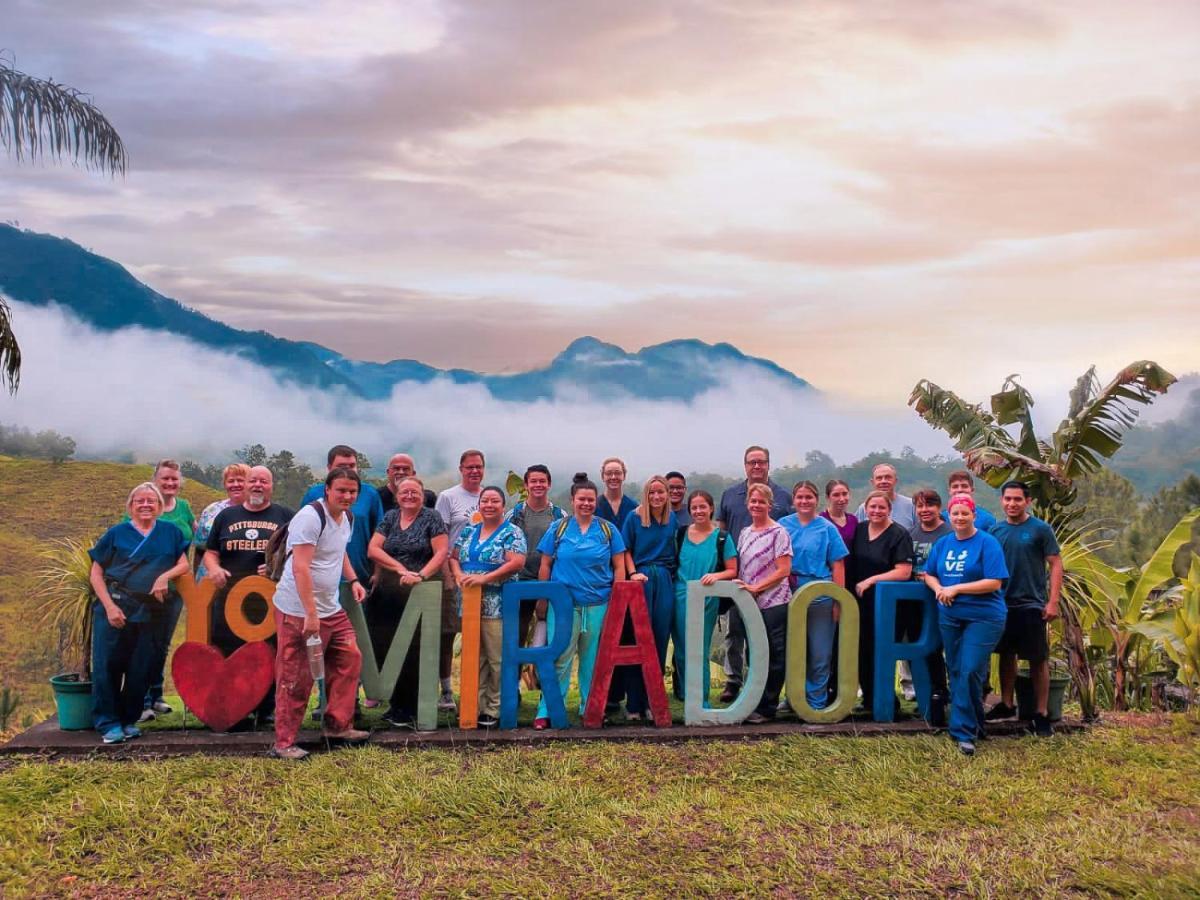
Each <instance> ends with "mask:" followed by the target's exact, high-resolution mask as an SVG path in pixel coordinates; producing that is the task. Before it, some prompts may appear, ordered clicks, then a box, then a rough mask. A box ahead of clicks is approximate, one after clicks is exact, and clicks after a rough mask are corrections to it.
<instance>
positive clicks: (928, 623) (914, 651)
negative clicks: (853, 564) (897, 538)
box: [788, 581, 942, 722]
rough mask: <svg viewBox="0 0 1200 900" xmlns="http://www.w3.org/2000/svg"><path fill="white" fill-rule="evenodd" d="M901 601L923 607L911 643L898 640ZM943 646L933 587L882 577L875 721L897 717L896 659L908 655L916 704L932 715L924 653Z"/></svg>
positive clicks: (878, 604) (877, 617) (877, 620)
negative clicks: (897, 611)
mask: <svg viewBox="0 0 1200 900" xmlns="http://www.w3.org/2000/svg"><path fill="white" fill-rule="evenodd" d="M900 603H920V604H922V605H923V607H924V608H923V609H922V615H921V634H920V636H919V637H918V638H917V639H916V640H915V641H913V642H912V643H905V642H901V641H897V640H896V607H897V605H898V604H900ZM941 646H942V635H941V632H940V631H939V630H938V612H937V600H936V599H935V598H934V596H933V591H931V590H929V588H927V587H925V585H923V584H921V583H920V582H917V581H882V582H880V583H879V584H877V585H876V586H875V700H874V704H875V708H874V709H873V710H872V711H871V718H873V719H874V720H875V721H876V722H891V721H892V720H893V719H895V718H896V702H895V697H896V663H898V662H899V661H900V660H902V659H907V660H908V665H909V667H910V668H911V669H912V675H913V690H914V691H916V694H917V708H918V709H919V710H920V711H921V715H923V716H928V715H929V695H930V693H931V691H932V686H931V685H930V678H929V666H928V664H927V663H926V662H925V657H926V656H928V655H929V654H930V653H933V652H934V651H935V650H937V649H939V648H940V647H941ZM839 662H840V660H839ZM788 692H789V693H791V687H790V686H789V688H788Z"/></svg>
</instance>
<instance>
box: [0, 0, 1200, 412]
mask: <svg viewBox="0 0 1200 900" xmlns="http://www.w3.org/2000/svg"><path fill="white" fill-rule="evenodd" d="M2 25H3V36H2V37H0V45H2V46H3V47H4V48H5V50H6V52H7V54H8V55H9V56H10V57H15V62H16V65H17V67H18V68H20V69H22V70H23V71H25V72H28V73H30V74H33V75H38V76H42V77H52V78H54V79H55V80H58V81H61V82H65V83H67V84H70V85H73V86H75V87H78V88H80V89H83V90H86V91H87V92H89V93H90V94H91V95H92V96H93V97H94V99H95V102H96V103H97V105H99V106H100V108H101V109H103V110H104V111H105V112H106V113H107V114H108V116H109V117H110V119H111V120H112V122H113V123H114V125H115V126H116V127H117V129H118V130H119V131H120V133H121V134H122V136H123V137H124V139H125V142H126V145H127V148H128V151H129V157H130V170H129V173H128V175H127V177H126V178H124V179H123V180H122V179H118V180H116V181H113V180H110V179H107V178H106V177H104V176H101V175H98V174H95V173H88V172H84V171H82V170H79V169H77V168H73V167H71V166H54V165H50V164H45V165H32V166H31V165H28V164H25V165H17V164H15V163H13V162H12V161H11V160H10V161H8V162H7V163H5V164H4V165H2V166H0V199H2V200H3V204H2V209H3V217H4V218H5V219H9V220H18V221H19V222H20V224H21V225H22V226H23V227H27V228H32V229H34V230H37V231H46V232H51V233H53V234H57V235H61V236H64V237H68V238H71V239H72V240H74V241H77V242H78V243H80V244H82V245H84V246H85V247H88V248H90V249H92V250H94V251H96V252H98V253H100V254H103V255H105V256H109V257H111V258H113V259H115V260H117V261H118V262H121V263H122V264H124V265H125V266H127V267H128V268H129V269H130V270H131V271H132V272H133V273H134V274H135V275H136V276H137V277H139V278H141V279H142V280H144V281H146V282H147V283H148V284H150V285H151V286H152V287H154V288H155V289H156V290H158V291H160V292H162V293H164V294H166V295H168V296H171V297H174V298H176V299H178V300H180V301H181V302H183V303H186V304H188V305H190V306H193V307H195V308H197V309H199V310H200V311H202V312H204V313H206V314H208V315H211V316H214V317H216V318H219V319H221V320H224V321H226V322H229V323H231V324H234V325H236V326H239V327H243V328H251V329H258V328H262V329H266V330H268V331H271V332H273V333H275V334H277V335H280V336H284V337H291V338H300V339H307V340H316V341H320V342H321V343H324V344H326V345H328V346H331V347H333V348H335V349H337V350H339V351H341V352H343V353H345V354H347V355H351V356H356V357H359V358H366V359H376V360H386V359H391V358H396V357H411V358H417V359H421V360H422V361H424V362H427V363H430V364H434V365H439V366H461V367H468V368H475V369H481V370H488V371H515V370H520V369H526V368H530V367H533V366H536V365H541V364H544V363H545V362H547V361H548V360H549V359H550V358H551V357H552V356H553V355H554V354H555V353H557V352H558V351H560V350H561V349H562V348H563V346H565V344H566V343H567V342H569V341H570V340H571V339H573V338H575V337H578V336H580V335H583V334H593V335H595V336H597V337H599V338H601V339H604V340H607V341H612V342H614V343H617V344H620V345H622V346H624V347H626V348H627V349H637V348H639V347H641V346H644V345H646V344H650V343H656V342H659V341H664V340H669V339H673V338H680V337H696V338H701V339H703V340H707V341H720V340H725V341H730V342H732V343H734V344H735V345H737V346H738V347H739V348H740V349H742V350H743V351H745V352H747V353H751V354H755V355H759V356H765V357H769V358H770V359H772V360H774V361H776V362H778V363H779V364H780V365H783V366H785V367H787V368H789V369H791V370H792V371H794V372H795V373H797V374H798V375H800V376H802V377H804V378H806V379H808V380H809V381H811V382H813V383H814V384H815V385H817V386H818V387H821V388H823V389H826V390H828V391H830V392H832V393H835V394H837V395H839V396H844V397H846V398H847V400H849V401H851V402H863V403H887V404H898V405H901V406H902V404H903V401H904V399H905V398H906V397H907V394H908V390H909V388H910V387H911V386H912V384H913V383H914V382H915V381H916V380H917V379H919V378H921V377H930V378H933V379H934V380H935V381H938V382H940V383H943V384H946V385H949V386H953V387H955V388H956V389H958V390H959V391H960V392H961V393H963V394H965V395H968V396H972V397H978V398H981V397H982V396H983V395H985V394H986V393H988V392H990V391H991V390H994V389H996V388H997V387H998V386H999V384H1000V382H1001V381H1002V380H1003V379H1004V377H1005V376H1007V375H1009V374H1010V373H1020V374H1021V375H1022V376H1023V378H1024V381H1025V383H1026V384H1027V385H1028V386H1030V387H1031V388H1032V389H1034V390H1035V391H1040V390H1041V389H1042V388H1043V387H1044V388H1054V389H1061V388H1062V387H1063V386H1065V385H1066V384H1068V383H1069V382H1070V381H1071V380H1072V379H1073V378H1074V377H1075V376H1076V375H1078V374H1079V373H1080V372H1081V371H1082V370H1083V369H1085V368H1086V367H1087V366H1088V365H1089V364H1091V363H1097V364H1098V365H1099V367H1100V374H1101V377H1102V378H1105V379H1106V378H1107V377H1108V376H1109V375H1111V373H1112V371H1113V370H1115V369H1116V368H1117V367H1118V366H1120V365H1123V364H1125V363H1127V362H1129V361H1132V360H1134V359H1139V358H1152V359H1156V360H1158V361H1159V362H1161V363H1163V364H1164V365H1165V366H1167V367H1168V368H1170V369H1172V370H1174V371H1176V372H1177V373H1178V372H1184V371H1188V370H1195V369H1197V368H1200V352H1198V350H1200V300H1198V298H1197V290H1196V288H1197V274H1198V271H1200V265H1198V263H1197V250H1198V249H1200V228H1198V223H1200V190H1198V186H1200V162H1198V160H1200V67H1198V66H1197V60H1198V59H1200V4H1196V3H1194V2H1174V3H1173V2H1156V3H1149V4H1138V3H1129V2H1125V0H1121V2H1056V3H1044V2H1037V3H1021V2H994V3H993V2H969V0H946V2H920V0H891V2H862V3H848V2H837V3H834V2H828V3H823V2H803V3H801V2H797V3H788V2H757V0H701V2H690V3H683V2H680V3H670V2H653V0H631V2H625V0H604V2H563V0H552V2H531V0H507V2H506V0H494V2H478V3H473V2H472V3H461V4H452V3H442V2H436V0H422V2H411V3H398V2H397V3H388V2H382V0H360V2H356V3H346V2H331V0H328V2H321V0H309V2H291V3H287V4H282V3H274V2H265V0H264V2H254V0H246V2H234V0H228V2H224V0H199V2H192V0H189V2H186V3H163V2H157V0H155V2H151V0H133V2H123V0H114V2H111V3H106V4H97V3H94V2H91V0H56V2H53V3H45V2H40V0H6V2H5V3H4V14H3V22H2Z"/></svg>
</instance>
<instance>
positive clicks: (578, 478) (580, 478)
mask: <svg viewBox="0 0 1200 900" xmlns="http://www.w3.org/2000/svg"><path fill="white" fill-rule="evenodd" d="M588 480H589V479H588V473H587V472H576V473H575V477H574V478H572V479H571V484H582V483H583V482H585V481H588Z"/></svg>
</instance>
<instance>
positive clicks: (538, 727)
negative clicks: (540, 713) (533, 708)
mask: <svg viewBox="0 0 1200 900" xmlns="http://www.w3.org/2000/svg"><path fill="white" fill-rule="evenodd" d="M549 727H550V720H549V719H545V718H542V719H534V720H533V730H534V731H545V730H546V729H547V728H549Z"/></svg>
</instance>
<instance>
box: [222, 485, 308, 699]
mask: <svg viewBox="0 0 1200 900" xmlns="http://www.w3.org/2000/svg"><path fill="white" fill-rule="evenodd" d="M274 489H275V481H274V477H273V476H272V475H271V470H270V469H268V468H267V467H266V466H255V467H254V468H252V469H251V470H250V474H249V476H247V478H246V499H245V500H244V501H243V502H242V503H241V504H240V505H238V506H229V507H226V508H225V509H223V510H221V512H220V513H219V514H218V515H217V518H216V519H215V520H214V521H213V525H212V530H211V531H210V532H209V534H208V544H207V545H206V548H205V553H204V568H205V570H206V573H207V574H206V575H205V577H206V578H208V579H210V580H211V581H212V582H213V583H214V584H216V586H217V591H216V594H215V595H214V597H213V604H212V607H211V610H212V611H211V616H212V619H211V621H212V643H213V646H214V647H216V648H217V649H219V650H220V651H221V652H222V653H224V654H225V655H226V656H229V654H231V653H233V651H234V650H236V649H237V648H238V647H240V646H242V644H244V643H245V641H243V640H242V639H241V638H239V637H238V636H237V635H235V634H234V633H233V632H232V631H231V630H230V628H229V624H228V622H227V621H226V619H225V598H226V596H227V595H228V594H229V591H230V589H231V588H232V587H233V586H234V585H235V584H237V582H239V581H240V580H241V579H243V578H245V577H246V576H247V575H257V574H258V572H259V567H260V566H262V565H263V564H264V563H265V561H266V555H265V554H266V549H267V542H268V541H270V539H271V535H273V534H274V533H275V532H276V531H277V530H278V529H279V528H281V527H282V526H284V525H286V524H287V523H288V522H289V521H291V518H292V516H293V512H292V511H291V510H290V509H288V508H287V507H286V506H281V505H279V504H277V503H272V502H271V495H272V493H273V491H274ZM242 608H243V610H244V611H245V613H246V616H247V618H249V619H250V621H251V622H257V621H259V620H260V619H261V618H263V617H264V616H270V615H271V614H272V612H271V608H270V604H269V603H268V602H267V601H266V600H265V599H263V598H262V597H259V596H258V595H257V594H251V595H250V596H249V597H247V598H246V600H245V602H244V604H243V607H242ZM274 707H275V692H274V691H271V692H269V693H268V694H267V697H266V699H265V700H264V701H263V703H262V705H261V706H260V707H259V710H258V714H259V717H260V719H265V718H267V717H268V716H269V715H270V714H271V712H272V711H273V710H274Z"/></svg>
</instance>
